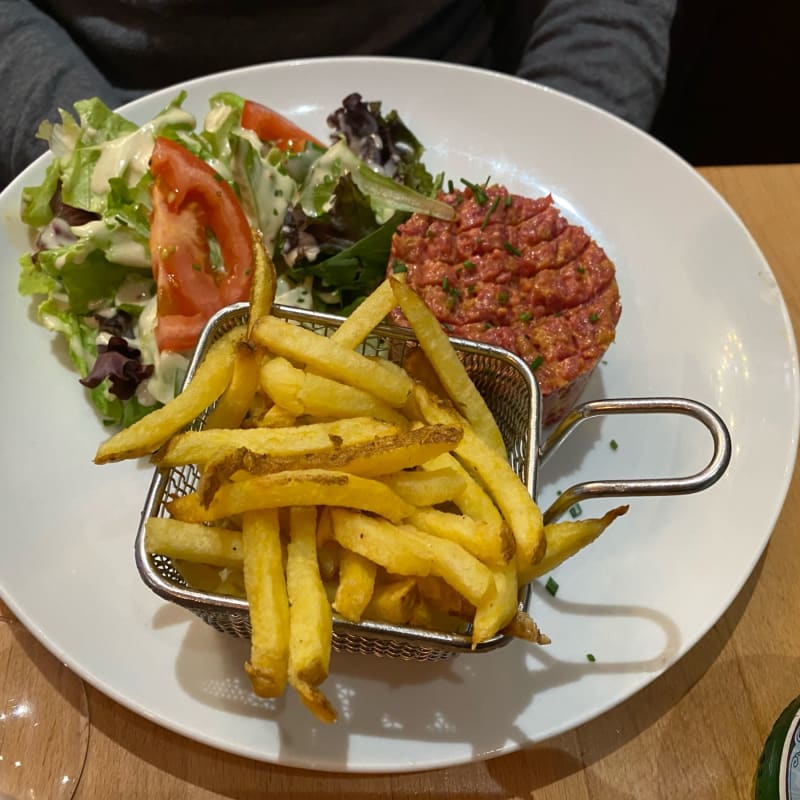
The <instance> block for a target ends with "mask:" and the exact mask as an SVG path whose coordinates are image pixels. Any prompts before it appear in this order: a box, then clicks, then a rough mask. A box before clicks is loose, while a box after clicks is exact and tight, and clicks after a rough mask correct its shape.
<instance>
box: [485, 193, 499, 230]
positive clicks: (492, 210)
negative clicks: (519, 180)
mask: <svg viewBox="0 0 800 800" xmlns="http://www.w3.org/2000/svg"><path fill="white" fill-rule="evenodd" d="M499 202H500V195H498V196H497V197H495V199H494V202H493V203H492V204H491V206H489V210H488V211H487V212H486V216H485V217H484V218H483V222H481V230H483V229H484V228H485V227H486V226H487V225H488V224H489V217H491V216H492V214H493V213H494V211H495V209H496V208H497V204H498V203H499Z"/></svg>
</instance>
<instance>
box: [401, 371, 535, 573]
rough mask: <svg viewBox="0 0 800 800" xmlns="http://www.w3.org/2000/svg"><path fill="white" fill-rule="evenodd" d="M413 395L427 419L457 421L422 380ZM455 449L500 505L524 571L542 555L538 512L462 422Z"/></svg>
mask: <svg viewBox="0 0 800 800" xmlns="http://www.w3.org/2000/svg"><path fill="white" fill-rule="evenodd" d="M414 395H415V397H416V399H417V402H418V404H419V407H420V409H421V410H422V413H423V415H424V416H425V419H426V421H427V422H428V423H430V424H434V423H439V424H443V425H447V424H450V425H454V424H458V421H459V419H460V417H459V415H458V414H457V413H456V412H455V411H454V410H453V409H452V408H451V407H450V406H448V405H446V404H445V403H443V402H442V401H440V400H439V399H438V398H436V397H434V396H433V395H432V394H431V393H430V392H428V391H427V390H426V389H425V388H424V387H423V386H422V384H416V386H415V387H414ZM455 453H456V455H457V456H458V458H459V459H461V460H462V461H463V462H464V463H465V464H466V465H467V466H468V467H469V469H470V470H471V471H472V472H473V473H474V474H475V475H477V476H478V477H479V478H480V481H481V483H482V484H483V485H484V486H485V487H486V489H487V490H488V492H489V494H490V495H491V497H492V499H493V500H494V502H495V503H496V504H497V506H498V508H499V509H500V512H501V513H502V515H503V517H504V519H505V520H506V522H507V523H508V525H509V527H510V528H511V532H512V533H513V534H514V539H515V541H516V545H517V549H516V558H517V566H518V568H519V570H520V574H526V573H527V571H528V570H529V569H530V568H531V566H532V565H534V564H536V563H537V562H538V561H540V560H541V559H542V557H543V556H544V552H545V548H546V546H547V543H546V541H545V538H544V524H543V522H542V512H541V511H540V510H539V507H538V506H537V505H536V503H535V502H534V501H533V498H532V497H531V496H530V494H528V490H527V489H526V488H525V486H524V484H523V483H522V481H520V480H519V478H518V477H517V475H516V473H515V472H514V470H513V469H512V468H511V465H510V464H509V463H508V461H506V459H505V458H503V457H502V456H501V455H500V454H499V453H498V452H497V451H496V450H494V449H492V448H491V447H489V446H488V445H487V444H486V443H485V442H484V441H483V440H482V439H481V438H480V437H479V436H478V435H477V434H476V433H474V432H473V431H472V429H471V428H470V427H469V426H465V428H464V436H463V438H462V439H461V442H460V444H459V445H458V447H456V450H455Z"/></svg>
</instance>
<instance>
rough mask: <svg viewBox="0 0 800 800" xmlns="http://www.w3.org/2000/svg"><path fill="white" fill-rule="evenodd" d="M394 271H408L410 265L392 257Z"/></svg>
mask: <svg viewBox="0 0 800 800" xmlns="http://www.w3.org/2000/svg"><path fill="white" fill-rule="evenodd" d="M392 272H408V267H407V266H406V265H405V264H404V263H403V262H402V261H401V260H400V259H399V258H394V259H392Z"/></svg>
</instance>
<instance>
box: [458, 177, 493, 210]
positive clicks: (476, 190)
mask: <svg viewBox="0 0 800 800" xmlns="http://www.w3.org/2000/svg"><path fill="white" fill-rule="evenodd" d="M461 183H463V184H464V186H466V187H467V188H468V189H469V190H470V191H471V192H472V196H473V197H474V198H475V202H476V203H477V204H478V205H479V206H482V205H483V204H484V203H485V202H486V201H487V200H488V199H489V198H488V197H487V195H486V192H485V191H484V190H483V186H478V184H477V183H471V182H470V181H468V180H467V179H466V178H462V179H461Z"/></svg>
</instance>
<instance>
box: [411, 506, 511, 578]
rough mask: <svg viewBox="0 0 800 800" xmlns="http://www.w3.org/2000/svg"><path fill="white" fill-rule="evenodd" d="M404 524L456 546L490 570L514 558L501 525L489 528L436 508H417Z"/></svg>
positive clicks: (478, 522)
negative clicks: (490, 567)
mask: <svg viewBox="0 0 800 800" xmlns="http://www.w3.org/2000/svg"><path fill="white" fill-rule="evenodd" d="M408 521H409V522H410V523H411V524H412V525H414V527H416V528H419V530H421V531H425V533H430V534H431V535H432V536H438V537H440V538H442V539H449V540H450V541H451V542H456V543H457V544H459V545H461V547H463V548H464V549H465V550H466V551H467V552H468V553H471V554H472V555H473V556H475V558H478V559H480V560H481V561H483V563H484V564H487V565H490V566H502V565H503V564H507V563H508V562H509V561H510V559H511V558H512V557H513V555H514V549H513V547H512V548H509V547H508V542H509V539H508V537H507V536H505V535H504V534H503V523H502V521H501V522H500V524H498V525H497V526H494V527H492V526H491V525H489V524H488V523H486V522H482V521H481V520H476V519H472V518H471V517H466V516H463V515H461V514H451V513H449V512H447V511H439V509H436V508H418V509H417V510H416V511H414V513H413V514H412V515H411V516H410V517H409V518H408Z"/></svg>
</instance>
